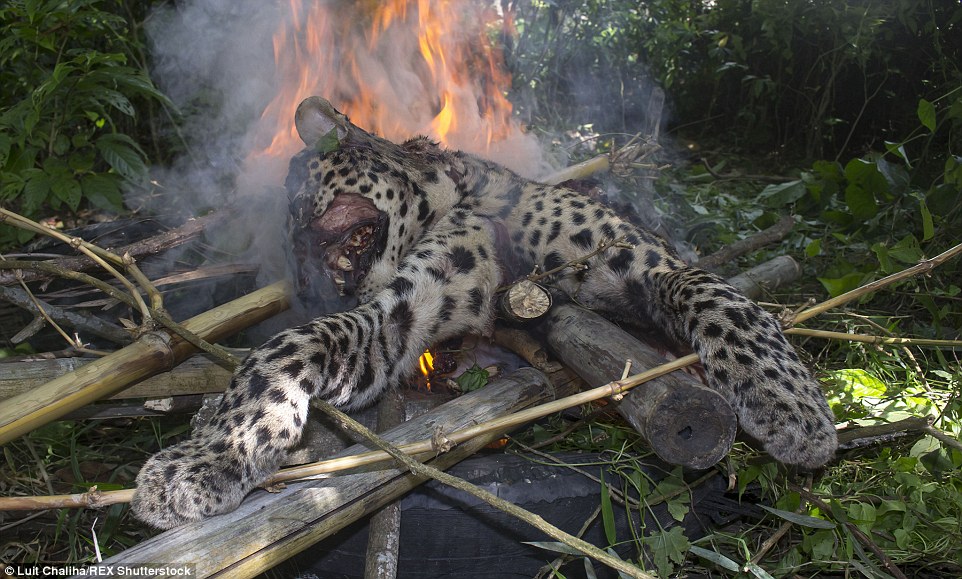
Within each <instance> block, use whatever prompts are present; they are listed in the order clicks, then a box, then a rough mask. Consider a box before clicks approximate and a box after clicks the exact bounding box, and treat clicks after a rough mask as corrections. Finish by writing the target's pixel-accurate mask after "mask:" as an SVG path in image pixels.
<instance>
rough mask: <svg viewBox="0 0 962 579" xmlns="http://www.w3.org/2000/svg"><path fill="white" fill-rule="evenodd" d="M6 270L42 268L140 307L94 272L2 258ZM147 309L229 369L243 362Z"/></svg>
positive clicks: (0, 264)
mask: <svg viewBox="0 0 962 579" xmlns="http://www.w3.org/2000/svg"><path fill="white" fill-rule="evenodd" d="M4 269H12V270H14V271H16V270H19V269H28V270H29V269H34V270H38V271H42V272H44V273H48V274H51V275H55V276H58V277H62V278H64V279H72V280H76V281H80V282H82V283H86V284H89V285H92V286H94V287H96V288H97V289H99V290H100V291H102V292H104V293H106V294H107V295H109V296H110V297H112V298H114V299H116V300H119V301H121V302H123V303H125V304H127V305H128V306H130V307H132V308H137V307H139V305H138V303H137V302H136V301H134V300H133V298H131V296H129V295H127V294H126V293H124V292H122V291H118V290H117V289H116V288H114V287H112V286H111V285H110V284H107V283H105V282H103V281H102V280H99V279H97V278H95V277H93V276H91V275H87V274H85V273H80V272H79V271H71V270H68V269H64V268H62V267H60V266H58V265H55V264H52V263H47V262H43V261H0V270H4ZM135 293H136V294H137V296H140V294H139V293H138V292H135ZM140 303H143V301H142V300H141V302H140ZM145 307H147V306H145ZM147 311H148V312H149V313H150V316H151V318H152V319H153V320H154V321H156V322H157V323H158V324H160V325H161V326H163V327H165V328H167V329H168V330H170V331H171V332H173V333H175V334H177V335H178V336H180V337H181V338H183V339H184V340H186V341H187V342H189V343H190V344H191V345H192V346H194V347H195V348H197V349H198V350H201V351H204V352H207V353H208V354H210V355H211V356H214V357H215V358H217V359H218V360H219V361H220V362H221V363H222V364H224V365H225V366H228V367H229V368H231V369H233V368H236V367H237V365H238V364H239V363H240V361H239V360H238V359H237V357H236V356H234V355H233V354H231V353H230V352H228V351H227V350H225V349H224V348H222V347H220V346H218V345H216V344H212V343H210V342H208V341H207V340H204V339H203V338H201V337H200V336H198V335H197V334H195V333H193V332H190V331H189V330H187V329H186V328H185V327H184V326H183V325H181V324H180V323H178V322H175V321H174V320H173V318H171V317H170V316H169V315H167V312H165V311H164V310H161V309H155V308H153V307H148V308H147ZM128 341H129V340H128Z"/></svg>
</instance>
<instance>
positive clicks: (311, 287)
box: [291, 193, 388, 299]
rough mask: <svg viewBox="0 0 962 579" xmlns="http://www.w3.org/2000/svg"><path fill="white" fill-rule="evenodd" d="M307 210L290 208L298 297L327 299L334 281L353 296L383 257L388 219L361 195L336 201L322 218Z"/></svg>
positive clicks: (300, 206) (339, 197)
mask: <svg viewBox="0 0 962 579" xmlns="http://www.w3.org/2000/svg"><path fill="white" fill-rule="evenodd" d="M303 205H304V203H303V202H301V203H300V204H299V202H298V200H295V201H294V202H293V203H292V206H291V214H292V223H291V238H292V242H293V243H292V246H293V257H294V280H295V285H296V288H295V289H296V291H297V294H298V296H300V297H301V298H305V299H310V298H312V297H318V298H324V297H325V296H323V295H319V294H322V293H323V292H324V288H323V287H321V286H322V285H324V284H322V283H320V282H321V280H322V279H330V280H331V281H333V283H334V286H335V288H336V289H337V293H338V294H339V295H342V296H343V295H353V294H354V293H355V292H356V290H357V287H358V286H359V285H360V284H361V282H362V281H363V280H364V278H365V276H367V274H368V273H369V272H370V270H371V266H372V265H373V263H374V262H375V261H376V259H377V257H378V256H379V255H381V254H382V253H383V252H384V247H385V245H386V242H387V221H388V219H387V215H386V214H385V213H384V212H383V211H380V210H378V209H377V207H375V205H374V203H373V202H372V201H371V200H370V199H368V198H367V197H364V196H362V195H358V194H356V193H341V194H340V195H337V196H335V197H334V199H333V201H331V203H330V204H329V205H328V206H327V208H326V209H325V210H324V212H323V213H322V214H320V215H317V216H315V215H313V211H309V209H312V207H305V206H303ZM305 216H306V217H305Z"/></svg>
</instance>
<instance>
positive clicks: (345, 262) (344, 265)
mask: <svg viewBox="0 0 962 579" xmlns="http://www.w3.org/2000/svg"><path fill="white" fill-rule="evenodd" d="M335 265H337V269H339V270H341V271H354V264H353V263H351V260H350V259H348V258H347V257H345V256H343V255H342V256H340V257H338V258H337V262H336V263H335ZM342 283H343V280H342Z"/></svg>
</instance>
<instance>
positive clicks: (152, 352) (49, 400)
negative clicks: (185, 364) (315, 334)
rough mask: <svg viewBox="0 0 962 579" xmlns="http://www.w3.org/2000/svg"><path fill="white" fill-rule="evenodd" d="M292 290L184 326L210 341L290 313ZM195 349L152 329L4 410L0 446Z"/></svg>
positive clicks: (271, 290) (269, 290)
mask: <svg viewBox="0 0 962 579" xmlns="http://www.w3.org/2000/svg"><path fill="white" fill-rule="evenodd" d="M287 307H288V298H287V286H286V284H284V283H283V282H277V283H275V284H272V285H270V286H267V287H265V288H262V289H260V290H257V291H256V292H253V293H251V294H248V295H246V296H244V297H242V298H238V299H236V300H234V301H232V302H228V303H226V304H224V305H222V306H218V307H216V308H214V309H212V310H210V311H207V312H204V313H203V314H200V315H198V316H194V317H193V318H190V319H189V320H187V321H186V322H184V324H183V325H184V327H185V328H186V329H187V330H188V331H190V332H193V333H194V334H197V335H198V336H200V337H201V338H204V339H205V340H207V341H209V342H216V341H217V340H221V339H223V338H225V337H227V336H230V335H231V334H233V333H235V332H237V331H238V330H241V329H243V328H246V327H248V326H250V325H253V324H255V323H257V322H259V321H261V320H264V319H267V318H269V317H271V316H273V315H275V314H277V313H280V312H282V311H284V310H285V309H287ZM195 351H196V349H195V348H194V346H192V345H191V344H190V343H188V342H186V341H185V340H183V339H182V338H180V337H179V336H170V335H168V334H167V333H165V332H162V331H159V330H158V331H153V332H149V333H147V334H144V335H143V336H141V337H140V338H139V339H138V340H137V341H136V342H134V343H133V344H131V345H129V346H127V347H126V348H123V349H121V350H117V351H116V352H114V353H112V354H110V355H108V356H104V357H103V358H101V359H99V360H95V361H93V362H91V363H89V364H87V365H85V366H83V367H81V368H78V369H77V370H74V371H73V372H70V373H69V374H65V375H64V376H61V377H59V378H57V379H55V380H52V381H50V382H47V383H46V384H44V385H43V386H40V387H38V388H34V389H33V390H31V391H29V392H25V393H22V394H18V395H17V396H14V397H12V398H10V399H7V400H4V402H3V406H2V407H0V444H6V443H8V442H10V441H11V440H13V439H14V438H16V437H18V436H20V435H22V434H26V433H27V432H30V431H31V430H33V429H35V428H37V427H39V426H42V425H44V424H46V423H48V422H50V421H53V420H56V419H57V418H60V417H62V416H64V415H65V414H67V413H68V412H70V411H72V410H75V409H77V408H80V407H81V406H84V405H85V404H89V403H91V402H95V401H97V400H99V399H101V398H104V397H106V396H110V395H112V394H115V393H116V392H118V391H120V390H122V389H124V388H126V387H127V386H129V385H130V384H133V383H135V382H138V381H140V380H143V379H144V378H147V377H149V376H152V375H154V374H156V373H158V372H163V371H165V370H169V369H171V368H173V367H174V366H176V365H177V364H178V363H179V362H181V361H183V360H184V359H185V358H187V357H188V356H190V355H191V354H193V353H194V352H195Z"/></svg>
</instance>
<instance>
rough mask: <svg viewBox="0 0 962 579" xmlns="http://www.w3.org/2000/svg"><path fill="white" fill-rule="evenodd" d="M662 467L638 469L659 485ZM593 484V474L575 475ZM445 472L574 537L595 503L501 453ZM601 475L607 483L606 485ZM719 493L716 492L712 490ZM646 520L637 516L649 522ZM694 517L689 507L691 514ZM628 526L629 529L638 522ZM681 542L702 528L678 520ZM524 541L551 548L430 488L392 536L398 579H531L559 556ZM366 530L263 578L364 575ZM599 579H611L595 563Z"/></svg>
mask: <svg viewBox="0 0 962 579" xmlns="http://www.w3.org/2000/svg"><path fill="white" fill-rule="evenodd" d="M559 458H562V460H565V461H566V462H570V463H573V464H577V463H590V462H596V461H599V460H600V459H599V457H598V456H597V455H592V454H569V455H564V456H561V457H559ZM662 468H664V467H663V465H659V466H656V467H651V468H646V470H647V472H648V475H649V476H651V477H652V478H653V479H656V480H657V479H660V478H661V476H662V475H661V474H660V473H662V472H664V470H662ZM584 469H585V470H588V471H590V472H592V473H594V474H595V476H598V473H599V471H600V467H597V466H594V467H584ZM449 472H450V473H452V474H454V475H456V476H458V477H461V478H464V479H466V480H468V481H471V482H472V483H474V484H476V485H478V486H480V487H482V488H484V489H486V490H488V491H490V492H492V493H494V494H496V495H498V496H500V497H501V498H503V499H506V500H508V501H510V502H512V503H515V504H517V505H519V506H521V507H523V508H525V509H527V510H529V511H531V512H534V513H536V514H538V515H540V516H541V517H543V518H544V519H545V520H547V521H548V522H550V523H552V524H553V525H555V526H557V527H559V528H561V529H563V530H565V531H566V532H568V533H571V534H575V533H577V532H578V531H579V529H580V528H581V527H582V525H583V524H584V522H585V521H586V520H587V519H588V517H589V516H590V515H591V513H592V512H593V511H594V510H595V508H596V507H597V506H598V504H599V492H600V486H599V484H598V483H597V482H595V481H592V480H591V479H589V478H587V477H585V476H583V475H582V474H579V473H577V472H574V471H572V470H571V469H568V468H564V467H559V466H545V465H541V464H537V463H535V462H532V461H531V460H527V459H525V458H523V457H519V456H515V455H510V454H492V455H488V456H474V457H472V458H470V459H468V460H465V461H463V462H462V463H460V464H458V465H456V466H454V467H453V468H451V469H450V470H449ZM612 478H613V477H612V476H611V475H608V476H607V477H606V480H612ZM721 488H723V487H721ZM721 488H720V483H719V484H718V485H701V486H700V487H699V489H702V490H701V491H699V490H698V489H696V491H695V500H694V501H693V502H694V504H695V506H696V507H697V503H698V501H699V496H705V494H706V493H714V494H716V495H717V494H720V492H721ZM712 489H713V490H712ZM615 507H616V508H615V509H614V510H615V517H616V525H617V528H618V538H619V540H627V539H630V537H631V535H630V534H629V531H628V522H627V515H626V513H625V509H624V508H622V507H619V506H618V505H615ZM652 510H653V511H654V513H655V516H656V517H657V518H658V524H656V523H655V522H654V521H652V520H649V521H648V526H649V528H654V529H657V528H659V526H658V525H659V524H660V525H661V527H663V528H666V529H667V528H670V527H672V526H675V525H677V524H678V522H677V521H675V520H674V519H673V518H672V517H671V516H669V514H668V512H667V509H666V508H665V506H664V504H662V505H657V506H656V507H654V508H653V509H652ZM645 511H646V513H645V514H646V516H648V517H650V516H651V514H650V513H649V512H647V510H645ZM693 511H695V512H697V508H696V509H693ZM633 517H634V518H635V519H636V520H635V521H634V524H635V528H638V524H639V521H638V520H637V517H638V513H637V511H636V512H635V513H634V515H633ZM684 523H685V527H686V529H685V531H686V535H688V537H689V539H690V540H693V539H695V538H697V537H699V536H702V534H703V532H704V531H703V525H702V524H701V523H700V522H699V521H698V520H697V517H696V516H694V515H692V516H690V517H689V518H686V520H685V521H684ZM584 539H585V540H587V541H588V542H590V543H592V544H594V545H598V546H600V547H602V548H604V547H606V546H607V544H608V542H607V540H606V539H605V536H604V530H603V527H602V524H601V520H600V517H599V518H598V520H597V521H596V522H595V523H594V524H593V525H592V526H591V527H590V529H589V530H588V532H587V533H586V534H585V535H584ZM525 541H553V539H551V538H549V537H547V536H545V535H543V534H542V533H541V532H539V531H537V530H536V529H534V528H533V527H531V526H529V525H528V524H526V523H523V522H521V521H519V520H518V519H515V518H513V517H511V516H509V515H507V514H505V513H503V512H501V511H499V510H497V509H495V508H494V507H491V506H490V505H488V504H487V503H484V502H482V501H480V500H479V499H476V498H475V497H473V496H470V495H466V494H464V493H462V492H460V491H457V490H455V489H452V488H450V487H446V486H444V485H440V484H438V483H436V482H434V481H431V482H429V483H427V484H424V485H422V486H421V487H419V488H418V489H416V490H415V491H413V492H411V493H409V494H408V495H407V496H406V497H404V499H402V500H401V536H400V549H399V562H398V578H405V579H407V578H411V579H414V578H418V579H426V578H439V577H451V578H455V577H457V578H459V579H463V578H487V577H491V578H512V577H519V578H520V577H527V578H531V577H534V575H535V573H536V572H537V570H538V569H539V568H540V567H542V566H543V565H545V564H546V563H547V562H549V561H552V560H554V559H555V558H556V557H557V556H558V554H557V553H552V552H549V551H546V550H544V549H540V548H538V547H534V546H531V545H526V544H524V542H525ZM366 544H367V521H366V520H364V521H359V522H358V523H355V524H354V525H351V526H349V527H347V528H346V529H343V530H341V531H340V532H339V533H338V534H337V535H335V536H334V537H330V538H329V539H327V540H325V541H322V542H321V543H318V544H317V545H316V546H315V547H313V548H311V549H309V550H307V551H305V552H303V553H301V554H300V555H298V556H297V557H295V558H294V559H293V560H291V561H289V562H287V563H285V564H284V565H282V566H281V567H279V568H275V569H274V570H272V571H271V572H270V573H269V574H267V575H265V576H271V577H278V576H280V577H298V576H300V577H303V578H305V579H307V578H310V577H312V576H313V577H318V578H320V579H354V578H360V577H363V576H364V555H365V547H366ZM616 550H617V551H619V553H620V555H621V556H622V557H628V558H631V559H633V560H637V559H638V556H639V554H638V553H637V552H636V551H634V550H633V548H631V547H628V546H622V547H620V548H618V549H616ZM594 569H595V572H596V574H597V576H598V577H599V578H603V577H617V574H616V573H614V572H612V571H611V570H610V569H608V568H607V567H604V566H603V565H600V564H598V563H595V564H594ZM563 573H564V575H565V576H566V577H568V578H572V579H573V578H576V577H585V571H584V563H583V561H582V560H580V559H578V560H575V561H574V562H572V563H569V564H568V565H566V566H565V567H564V568H563Z"/></svg>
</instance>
